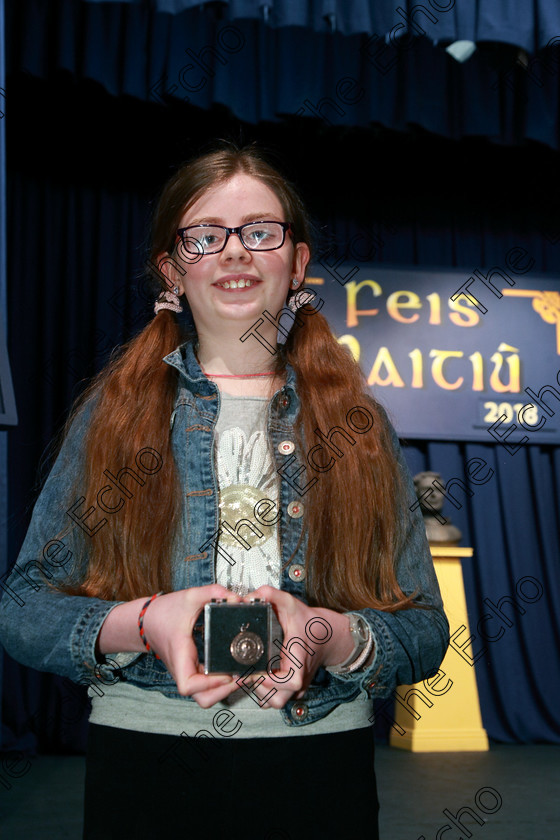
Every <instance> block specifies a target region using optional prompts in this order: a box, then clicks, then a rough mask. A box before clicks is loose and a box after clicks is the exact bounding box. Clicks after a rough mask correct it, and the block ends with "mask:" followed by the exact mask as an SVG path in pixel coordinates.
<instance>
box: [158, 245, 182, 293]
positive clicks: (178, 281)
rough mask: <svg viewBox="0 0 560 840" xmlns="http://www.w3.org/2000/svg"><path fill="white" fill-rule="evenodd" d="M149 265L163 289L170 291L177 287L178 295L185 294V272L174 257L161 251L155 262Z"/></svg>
mask: <svg viewBox="0 0 560 840" xmlns="http://www.w3.org/2000/svg"><path fill="white" fill-rule="evenodd" d="M150 264H151V266H152V269H153V271H154V274H155V275H156V277H157V278H158V279H159V281H160V283H161V285H162V288H163V289H169V290H170V291H171V290H172V289H173V288H174V287H175V286H179V295H183V294H184V293H185V287H184V280H183V278H184V277H185V276H186V274H187V272H186V269H184V268H183V267H182V266H181V265H180V264H179V261H178V260H177V259H175V257H172V256H170V254H168V253H167V251H162V252H161V254H158V256H157V258H156V261H155V262H151V263H150Z"/></svg>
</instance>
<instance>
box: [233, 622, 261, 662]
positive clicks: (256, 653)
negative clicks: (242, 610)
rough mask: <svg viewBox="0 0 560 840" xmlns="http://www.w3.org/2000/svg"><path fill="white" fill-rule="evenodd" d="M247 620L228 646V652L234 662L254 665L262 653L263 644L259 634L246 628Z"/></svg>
mask: <svg viewBox="0 0 560 840" xmlns="http://www.w3.org/2000/svg"><path fill="white" fill-rule="evenodd" d="M248 626H249V622H247V624H242V625H241V627H240V628H239V629H240V631H241V632H240V633H238V634H237V636H235V638H234V639H233V641H232V643H231V645H230V646H229V650H230V653H231V655H232V657H233V658H234V659H235V661H236V662H239V663H240V664H242V665H254V664H255V662H258V661H259V659H260V658H261V656H262V655H263V653H264V645H263V642H262V639H261V637H260V636H257V634H256V633H251V632H250V631H249V630H247V627H248Z"/></svg>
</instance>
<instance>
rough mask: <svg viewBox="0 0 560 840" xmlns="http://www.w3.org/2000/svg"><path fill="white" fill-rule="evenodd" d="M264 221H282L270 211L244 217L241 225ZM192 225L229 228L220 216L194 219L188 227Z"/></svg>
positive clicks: (276, 214)
mask: <svg viewBox="0 0 560 840" xmlns="http://www.w3.org/2000/svg"><path fill="white" fill-rule="evenodd" d="M263 221H271V222H280V221H281V219H279V218H278V213H271V212H270V211H267V212H266V213H261V212H258V213H249V214H248V215H247V216H243V218H242V219H241V224H242V225H244V224H246V223H247V222H263ZM192 225H223V226H224V227H227V225H225V224H224V220H223V219H222V218H221V217H220V216H203V217H202V218H200V219H193V221H192V222H189V224H188V225H186V227H191V226H192Z"/></svg>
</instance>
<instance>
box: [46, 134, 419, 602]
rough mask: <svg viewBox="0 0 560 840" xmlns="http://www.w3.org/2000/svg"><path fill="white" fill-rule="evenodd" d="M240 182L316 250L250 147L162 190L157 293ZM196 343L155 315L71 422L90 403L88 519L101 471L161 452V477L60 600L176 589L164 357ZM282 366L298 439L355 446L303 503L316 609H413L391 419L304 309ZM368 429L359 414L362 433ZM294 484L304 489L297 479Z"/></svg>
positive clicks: (301, 217) (120, 516)
mask: <svg viewBox="0 0 560 840" xmlns="http://www.w3.org/2000/svg"><path fill="white" fill-rule="evenodd" d="M238 172H242V173H246V174H249V175H251V176H253V177H255V178H258V179H260V180H261V181H263V182H264V183H265V184H266V185H267V186H268V187H270V189H272V190H273V191H274V193H275V194H276V195H277V196H278V198H279V200H280V202H281V204H282V207H283V209H284V212H285V214H286V219H287V220H289V221H290V222H292V229H293V240H294V244H295V243H297V242H306V243H307V244H308V245H309V247H310V248H311V236H310V224H309V220H308V217H307V215H306V212H305V208H304V206H303V203H302V201H301V199H300V197H299V196H298V193H297V192H296V190H295V189H294V187H293V186H292V185H291V184H290V183H289V181H288V180H287V179H285V178H284V177H283V176H282V175H281V174H280V173H279V172H278V171H277V169H276V168H275V167H273V166H272V165H271V164H269V163H268V162H267V161H266V160H265V158H264V157H263V156H262V155H261V154H260V153H259V152H258V151H257V150H255V149H254V148H252V147H249V148H243V149H238V148H234V147H231V146H229V145H228V146H226V147H225V148H220V149H219V150H217V151H214V152H211V153H207V154H204V155H201V156H200V157H198V158H197V159H195V160H194V161H191V162H190V163H188V164H186V165H184V166H182V167H181V168H180V169H179V170H178V171H177V172H176V174H175V175H174V176H173V177H172V178H171V180H170V181H169V182H168V183H167V185H166V186H165V187H164V189H163V192H162V194H161V196H160V199H159V202H158V204H157V207H156V209H155V213H154V220H153V226H152V243H151V256H150V265H151V268H152V275H153V279H155V280H156V281H159V282H160V283H161V280H162V277H161V276H160V272H158V271H157V270H156V262H157V259H158V256H159V255H161V254H162V253H168V254H173V249H174V241H175V232H176V229H177V227H178V226H179V221H180V219H181V216H182V215H183V213H184V212H185V210H186V209H188V208H189V207H190V206H191V205H192V204H193V203H194V202H195V201H196V200H197V199H198V198H199V197H200V196H201V195H202V193H203V192H204V191H205V190H206V189H208V188H209V187H211V186H215V185H216V184H219V183H221V182H225V181H227V180H228V179H229V178H231V177H232V176H233V175H234V174H236V173H238ZM189 338H190V340H194V337H193V336H191V337H189V335H188V334H185V332H184V331H183V330H182V329H181V328H180V326H179V322H178V320H177V316H176V315H175V314H174V313H172V312H170V311H169V310H161V311H160V312H159V313H158V314H157V315H156V316H155V317H154V318H153V320H151V321H150V323H149V324H148V325H147V326H146V328H145V329H144V330H142V332H141V333H139V335H137V336H136V337H135V338H134V339H132V340H131V341H130V342H129V343H128V344H126V345H124V346H123V347H122V348H121V351H120V352H119V354H118V356H117V357H115V358H114V359H113V360H112V361H111V362H110V363H109V365H108V366H107V367H106V368H105V369H104V370H103V371H102V372H101V373H100V374H99V375H98V376H97V377H96V379H95V380H94V381H93V382H92V383H91V385H90V386H89V388H88V389H87V391H86V393H85V394H84V395H83V396H82V398H81V399H80V404H79V406H77V407H76V408H75V410H74V412H73V413H72V415H71V416H70V418H69V421H68V428H69V426H70V424H71V422H72V420H73V417H74V415H75V414H76V412H77V411H78V410H80V408H83V407H84V406H86V405H87V404H88V403H89V402H90V401H92V400H94V401H95V405H94V406H93V409H92V414H91V418H90V422H89V426H88V429H87V434H86V437H85V441H84V447H85V470H84V473H83V475H82V477H81V481H82V482H83V484H82V485H81V486H80V487H79V488H77V489H79V495H80V496H82V495H83V496H85V499H86V501H85V503H84V506H83V508H82V510H86V509H87V507H88V506H89V505H90V504H93V503H94V502H95V498H96V494H97V492H98V490H99V488H101V487H103V486H104V485H106V484H107V478H106V476H105V475H104V470H106V469H110V470H111V472H112V473H113V474H115V473H116V472H117V471H118V470H119V469H121V468H122V467H132V466H133V465H134V463H135V457H136V455H137V453H138V452H139V451H140V450H141V449H143V448H145V447H146V446H149V447H151V448H153V449H155V450H156V451H157V452H158V453H159V455H160V456H161V459H162V461H163V466H162V468H161V469H160V470H159V471H158V472H157V474H154V475H151V476H149V477H147V478H146V480H145V483H144V485H143V486H137V485H136V484H134V494H135V497H137V498H135V500H134V502H130V503H127V504H125V505H124V507H123V508H122V509H121V510H120V511H119V512H118V513H117V514H115V515H113V516H111V517H110V519H111V522H110V524H108V525H106V526H105V527H103V528H102V529H100V530H99V531H98V532H97V533H96V534H95V535H94V536H92V537H91V538H87V537H84V542H85V541H86V540H87V543H88V544H87V545H86V546H84V551H85V555H86V556H87V560H88V563H87V573H86V576H85V579H82V580H80V582H78V583H71V582H68V584H67V585H66V586H65V587H63V588H64V591H67V592H73V593H75V594H82V595H90V596H96V597H99V598H105V599H110V600H112V599H115V600H131V599H133V598H137V597H140V596H142V595H145V594H146V593H149V592H156V591H159V590H164V591H169V590H170V589H171V570H170V563H169V558H170V557H171V555H172V551H173V546H174V541H175V540H176V539H180V513H181V498H182V495H181V488H180V487H179V486H178V479H177V473H176V468H175V464H174V460H173V456H172V451H171V443H170V430H169V419H170V417H171V413H172V410H173V404H174V400H175V395H176V387H177V372H176V371H175V370H174V369H173V368H172V367H170V366H169V365H167V364H166V363H165V362H163V361H162V359H163V357H164V356H166V355H167V354H168V353H170V352H172V351H173V350H174V349H175V348H176V347H178V346H179V345H180V344H181V343H182V342H183V341H185V340H189ZM286 363H289V364H290V365H292V367H293V368H294V370H295V373H296V377H297V389H298V394H299V397H300V403H301V408H300V411H299V414H298V418H297V423H296V434H297V437H298V439H299V441H300V444H301V445H302V451H303V452H307V451H308V449H309V448H310V447H311V446H312V445H314V444H316V443H319V438H318V437H317V435H316V433H315V430H317V429H319V430H320V431H322V432H323V433H325V434H327V433H328V432H329V430H331V429H332V428H333V427H334V426H339V427H342V428H343V429H344V430H345V431H347V432H348V433H349V434H350V435H351V437H352V438H353V439H354V441H355V443H354V445H351V444H350V443H346V442H341V441H342V439H338V440H337V442H338V445H339V446H340V448H341V449H342V450H343V452H344V455H343V458H342V459H341V460H342V463H341V464H339V463H336V464H334V466H333V467H332V469H330V470H329V471H328V472H322V473H321V474H320V475H319V476H318V478H319V480H318V482H317V483H316V484H315V485H314V486H313V487H312V488H311V489H310V490H309V491H308V493H307V494H306V495H305V514H304V528H305V530H306V532H307V536H308V549H307V557H306V563H307V565H308V577H307V594H308V599H309V603H310V604H312V605H313V604H314V605H320V606H324V607H329V608H331V609H336V610H347V609H361V608H363V607H374V608H378V609H383V610H396V609H401V608H404V607H411V606H413V605H414V604H413V601H412V599H411V597H410V594H409V595H405V594H404V593H403V592H402V590H401V588H400V587H399V584H398V582H397V578H396V571H395V562H396V557H397V555H398V552H399V548H400V545H401V541H402V535H403V532H404V527H405V521H406V515H407V513H408V511H407V510H406V495H405V491H404V487H403V482H402V477H401V474H400V469H399V465H398V463H397V461H396V458H395V455H394V452H393V448H392V444H391V434H390V429H389V427H388V424H387V420H386V418H385V414H384V412H383V410H382V409H381V408H380V406H379V405H378V404H377V403H376V402H375V400H373V399H372V398H371V397H370V396H369V394H368V389H367V384H366V382H365V379H364V376H363V374H362V372H361V370H360V368H359V366H358V365H357V364H356V362H355V361H354V360H353V359H352V357H351V355H350V354H349V352H348V350H347V349H346V348H345V347H342V346H341V345H340V344H339V343H338V342H337V340H336V339H335V338H334V336H333V335H332V333H331V330H330V328H329V325H328V323H327V321H326V319H325V318H324V317H323V315H321V313H320V312H316V313H315V314H310V312H309V310H308V314H307V316H304V317H302V319H301V324H300V325H298V324H297V323H296V324H294V326H293V328H292V330H291V332H290V335H289V337H288V340H287V342H286V344H285V345H284V346H281V347H280V348H279V351H278V353H277V354H276V356H275V364H276V369H277V371H278V372H282V371H283V369H284V368H285V366H286ZM355 406H363V407H366V408H367V410H368V412H369V413H370V416H371V418H372V419H373V426H372V428H371V429H370V430H369V431H368V432H367V433H363V434H360V433H356V432H352V431H351V430H350V429H349V427H348V424H347V414H348V412H349V411H350V410H351V409H352V408H354V407H355ZM362 417H363V415H362ZM363 422H364V421H363V419H362V420H360V419H359V418H358V415H356V421H355V425H356V427H358V425H361V424H362V423H363ZM323 457H324V456H323ZM319 460H320V459H319ZM307 474H308V477H307V480H308V481H309V480H311V479H312V478H313V477H316V473H315V472H314V471H312V470H311V468H307ZM298 481H299V482H300V484H301V486H303V485H304V484H305V481H304V478H303V476H301V477H300V478H299V479H298Z"/></svg>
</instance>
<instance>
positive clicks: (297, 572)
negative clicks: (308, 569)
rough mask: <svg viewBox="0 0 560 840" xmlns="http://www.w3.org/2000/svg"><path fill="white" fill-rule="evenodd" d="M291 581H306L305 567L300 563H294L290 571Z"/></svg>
mask: <svg viewBox="0 0 560 840" xmlns="http://www.w3.org/2000/svg"><path fill="white" fill-rule="evenodd" d="M288 576H289V578H290V580H305V567H304V566H302V565H301V564H300V563H292V565H291V566H290V568H289V569H288Z"/></svg>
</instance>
